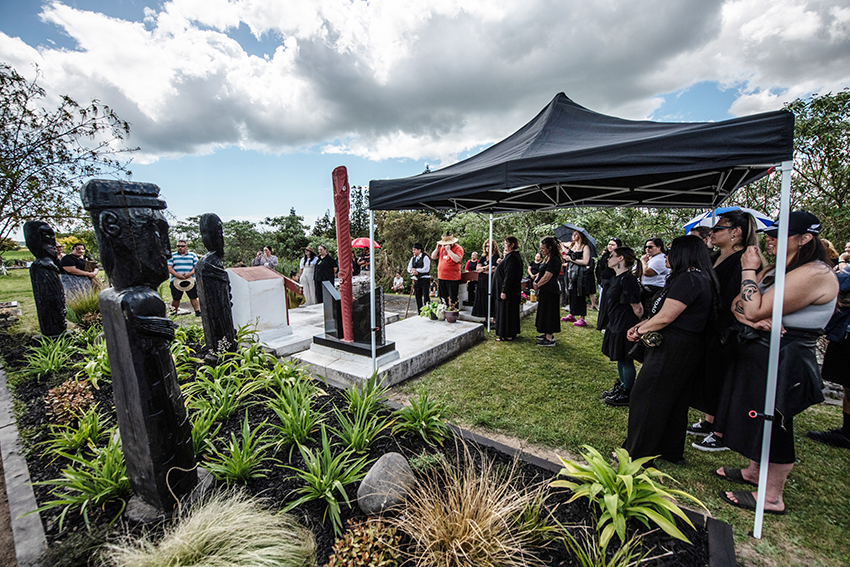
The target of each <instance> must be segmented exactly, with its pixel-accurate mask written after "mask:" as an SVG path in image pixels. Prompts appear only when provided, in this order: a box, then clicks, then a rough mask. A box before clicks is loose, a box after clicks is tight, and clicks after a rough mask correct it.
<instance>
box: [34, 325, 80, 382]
mask: <svg viewBox="0 0 850 567" xmlns="http://www.w3.org/2000/svg"><path fill="white" fill-rule="evenodd" d="M76 352H77V347H76V346H75V345H74V340H73V338H71V336H69V335H62V336H60V337H57V338H55V339H50V338H47V337H41V339H39V342H38V344H37V345H35V346H31V347H30V348H29V354H27V355H26V357H25V360H26V367H25V368H24V372H26V373H27V374H30V375H34V376H38V377H39V378H41V377H42V376H47V375H48V374H53V373H54V372H59V371H61V370H65V369H66V368H67V367H68V362H69V361H70V360H71V356H73V355H74V354H75V353H76Z"/></svg>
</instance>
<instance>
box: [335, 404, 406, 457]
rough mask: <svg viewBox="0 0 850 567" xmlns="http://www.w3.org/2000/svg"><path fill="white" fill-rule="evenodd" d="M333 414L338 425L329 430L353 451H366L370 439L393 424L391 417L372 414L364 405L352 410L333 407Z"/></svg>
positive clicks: (370, 441) (372, 439)
mask: <svg viewBox="0 0 850 567" xmlns="http://www.w3.org/2000/svg"><path fill="white" fill-rule="evenodd" d="M334 414H335V415H336V419H337V422H338V423H339V427H335V428H332V429H331V431H333V432H334V433H335V434H336V436H337V437H339V438H340V439H341V440H342V442H343V443H344V444H345V447H346V448H347V449H350V450H352V451H354V452H355V453H365V452H367V451H368V450H369V446H370V445H372V441H374V440H375V439H377V438H378V436H379V435H380V434H381V433H382V432H383V431H384V430H385V429H387V428H388V427H390V426H391V425H392V424H393V420H392V418H388V417H380V416H378V415H372V414H370V413H369V412H368V408H366V407H360V408H357V409H356V410H354V411H353V412H344V411H342V410H340V409H339V408H337V407H334Z"/></svg>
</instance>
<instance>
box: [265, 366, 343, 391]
mask: <svg viewBox="0 0 850 567" xmlns="http://www.w3.org/2000/svg"><path fill="white" fill-rule="evenodd" d="M257 379H258V380H260V381H262V383H263V387H264V388H265V389H266V390H267V392H268V393H270V394H271V395H275V394H276V393H277V392H282V391H283V390H284V389H286V388H289V387H291V386H294V385H296V384H297V383H298V382H311V383H312V384H313V385H314V386H316V383H315V381H314V380H313V377H312V376H311V375H310V373H309V372H307V371H306V370H304V368H302V367H301V366H300V365H299V364H298V363H297V362H292V361H289V360H287V361H278V362H276V363H275V364H274V366H272V367H271V369H269V370H267V371H265V372H263V373H262V374H260V376H259V377H258V378H257ZM317 388H318V386H317ZM317 394H318V395H321V396H325V395H327V394H326V393H325V392H324V391H323V390H321V389H318V390H317Z"/></svg>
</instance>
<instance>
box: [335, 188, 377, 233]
mask: <svg viewBox="0 0 850 567" xmlns="http://www.w3.org/2000/svg"><path fill="white" fill-rule="evenodd" d="M366 191H368V187H359V186H357V185H354V186H352V187H351V201H350V203H351V204H350V207H351V208H350V210H349V213H348V223H349V232H350V233H351V238H357V237H358V236H365V237H368V236H369V202H368V200H367V198H366ZM334 236H336V224H335V223H334Z"/></svg>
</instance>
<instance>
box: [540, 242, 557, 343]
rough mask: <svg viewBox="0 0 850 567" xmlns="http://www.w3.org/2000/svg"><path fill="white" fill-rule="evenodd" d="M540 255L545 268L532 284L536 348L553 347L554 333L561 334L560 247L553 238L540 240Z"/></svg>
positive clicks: (542, 267) (541, 269) (542, 268)
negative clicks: (535, 295)
mask: <svg viewBox="0 0 850 567" xmlns="http://www.w3.org/2000/svg"><path fill="white" fill-rule="evenodd" d="M540 253H541V254H542V255H543V261H544V262H545V266H541V267H540V271H539V272H538V273H537V279H536V280H535V282H534V291H535V292H537V319H536V320H535V323H536V325H537V332H538V333H540V335H538V336H537V345H538V346H546V347H550V346H555V333H560V332H561V317H560V315H561V311H560V304H559V302H558V296H559V290H558V274H559V273H561V254H560V245H559V243H558V240H557V239H556V238H555V237H554V236H546V237H544V238H543V239H542V240H540Z"/></svg>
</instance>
